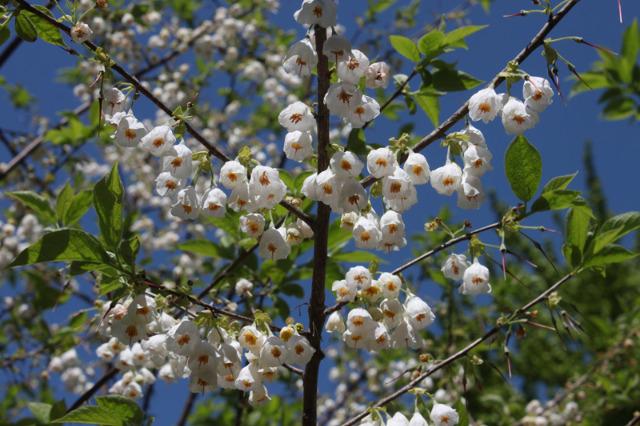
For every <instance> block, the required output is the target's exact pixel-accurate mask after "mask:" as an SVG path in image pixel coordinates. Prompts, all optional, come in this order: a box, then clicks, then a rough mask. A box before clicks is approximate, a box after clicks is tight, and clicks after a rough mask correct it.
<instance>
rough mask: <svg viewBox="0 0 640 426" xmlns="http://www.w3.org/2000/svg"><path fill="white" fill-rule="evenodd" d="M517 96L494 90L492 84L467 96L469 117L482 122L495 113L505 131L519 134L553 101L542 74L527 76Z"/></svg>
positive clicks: (535, 122) (534, 123)
mask: <svg viewBox="0 0 640 426" xmlns="http://www.w3.org/2000/svg"><path fill="white" fill-rule="evenodd" d="M522 97H523V98H524V102H523V101H521V100H520V99H518V98H516V97H513V96H509V95H508V94H506V93H500V94H498V93H496V91H495V90H494V89H493V88H492V87H488V88H486V89H482V90H480V91H478V92H477V93H475V94H474V95H473V96H471V98H470V99H469V117H470V118H471V119H472V120H473V121H478V120H482V121H483V122H484V123H488V122H490V121H493V120H494V119H495V118H496V117H497V116H498V115H500V116H501V118H502V125H503V126H504V129H505V131H506V132H507V133H509V134H512V135H521V134H522V133H524V132H525V131H527V130H529V129H531V128H533V127H534V126H535V125H536V124H538V121H540V117H539V114H540V113H541V112H543V111H544V110H545V109H546V108H547V107H548V106H549V105H551V103H552V102H553V89H552V88H551V84H550V83H549V81H548V80H547V79H545V78H543V77H532V76H527V77H526V78H525V82H524V85H523V88H522Z"/></svg>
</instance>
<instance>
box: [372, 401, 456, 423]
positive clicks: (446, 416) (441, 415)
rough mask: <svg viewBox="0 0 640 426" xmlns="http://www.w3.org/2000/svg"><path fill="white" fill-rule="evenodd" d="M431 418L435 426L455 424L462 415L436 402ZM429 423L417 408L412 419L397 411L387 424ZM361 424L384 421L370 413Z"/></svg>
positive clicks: (430, 414)
mask: <svg viewBox="0 0 640 426" xmlns="http://www.w3.org/2000/svg"><path fill="white" fill-rule="evenodd" d="M429 419H430V420H431V421H432V422H433V425H434V426H454V425H457V424H458V422H459V421H460V416H459V415H458V412H457V411H456V410H454V409H453V408H451V407H450V406H448V405H445V404H439V403H437V402H436V403H434V404H433V407H432V408H431V412H430V413H429ZM428 424H429V423H427V420H426V419H425V418H424V416H423V415H422V414H420V412H419V411H418V410H415V411H414V413H413V415H412V416H411V419H408V418H407V417H406V416H405V415H404V414H402V413H401V412H399V411H397V412H396V413H395V414H394V415H393V417H391V418H390V419H389V420H387V422H386V425H385V426H428ZM360 426H382V422H381V421H380V420H379V419H376V420H374V419H373V416H372V415H369V416H368V417H367V418H365V419H364V420H363V421H362V422H360Z"/></svg>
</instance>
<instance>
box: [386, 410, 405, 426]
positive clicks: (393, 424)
mask: <svg viewBox="0 0 640 426" xmlns="http://www.w3.org/2000/svg"><path fill="white" fill-rule="evenodd" d="M387 426H409V419H407V418H406V417H405V415H404V414H402V413H401V412H399V411H398V412H397V413H395V414H394V415H393V417H391V418H390V419H389V421H387Z"/></svg>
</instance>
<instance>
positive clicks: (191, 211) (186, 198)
mask: <svg viewBox="0 0 640 426" xmlns="http://www.w3.org/2000/svg"><path fill="white" fill-rule="evenodd" d="M171 214H172V215H173V216H175V217H179V218H180V219H183V220H193V219H195V218H197V217H198V215H199V214H200V205H199V203H198V195H197V194H196V190H195V189H194V188H193V187H192V186H189V187H186V188H184V189H181V190H180V191H178V196H177V197H176V202H175V204H174V205H173V206H172V207H171Z"/></svg>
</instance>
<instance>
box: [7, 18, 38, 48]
mask: <svg viewBox="0 0 640 426" xmlns="http://www.w3.org/2000/svg"><path fill="white" fill-rule="evenodd" d="M13 26H14V29H15V30H16V34H18V37H20V38H21V39H22V40H24V41H28V42H30V43H31V42H34V41H36V40H37V39H38V30H37V29H36V26H35V25H33V22H31V19H30V18H29V17H28V16H27V14H26V13H23V12H20V13H18V15H17V16H16V17H15V19H14V22H13Z"/></svg>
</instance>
